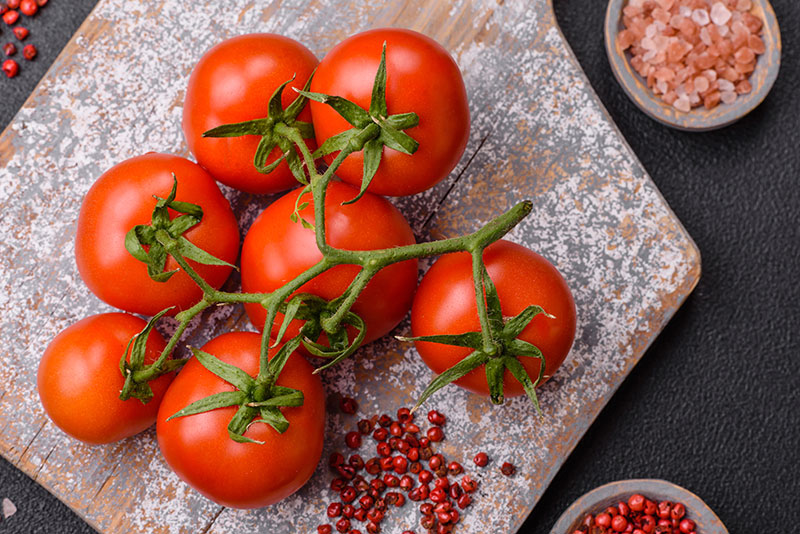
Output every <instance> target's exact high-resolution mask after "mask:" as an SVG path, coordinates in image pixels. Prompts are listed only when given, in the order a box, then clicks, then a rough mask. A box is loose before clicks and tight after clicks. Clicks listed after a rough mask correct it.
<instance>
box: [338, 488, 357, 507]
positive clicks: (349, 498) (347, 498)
mask: <svg viewBox="0 0 800 534" xmlns="http://www.w3.org/2000/svg"><path fill="white" fill-rule="evenodd" d="M339 497H340V498H341V499H342V502H346V503H350V502H353V501H354V500H355V499H356V489H355V488H353V487H352V486H345V488H344V489H343V490H342V491H341V493H339Z"/></svg>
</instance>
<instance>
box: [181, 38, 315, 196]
mask: <svg viewBox="0 0 800 534" xmlns="http://www.w3.org/2000/svg"><path fill="white" fill-rule="evenodd" d="M317 63H318V60H317V58H316V57H315V56H314V54H313V53H312V52H311V51H310V50H309V49H308V48H306V47H305V46H303V45H302V44H300V43H298V42H297V41H294V40H292V39H289V38H288V37H283V36H281V35H274V34H269V33H255V34H249V35H240V36H238V37H234V38H232V39H228V40H226V41H223V42H221V43H219V44H218V45H216V46H214V47H213V48H211V49H210V50H209V51H207V52H206V53H205V54H204V55H203V57H202V58H200V61H198V62H197V65H196V66H195V67H194V70H193V71H192V74H191V76H190V77H189V86H188V88H187V89H186V98H185V100H184V105H183V134H184V136H185V137H186V144H187V145H189V150H191V151H192V154H194V156H195V157H196V158H197V161H198V163H200V165H202V166H203V167H205V168H206V169H208V171H209V172H210V173H211V174H212V175H213V176H214V178H216V179H217V180H219V181H220V182H222V183H223V184H225V185H229V186H231V187H234V188H236V189H239V190H242V191H247V192H248V193H258V194H263V193H276V192H278V191H283V190H285V189H289V188H290V187H293V186H294V185H295V184H296V183H297V181H296V180H295V178H294V177H293V176H292V173H291V172H290V171H289V167H288V166H287V164H286V162H285V161H284V162H282V163H281V164H280V165H278V167H276V168H275V170H273V171H272V172H271V173H269V174H262V173H260V172H258V171H257V170H256V168H255V167H254V166H253V156H254V155H255V152H256V148H257V147H258V143H259V141H260V139H261V138H260V137H259V136H256V135H246V136H243V137H221V138H213V137H203V132H205V131H208V130H210V129H212V128H215V127H217V126H221V125H223V124H231V123H238V122H245V121H249V120H252V119H261V118H265V117H267V115H268V112H269V106H268V104H269V99H270V96H272V93H273V92H274V91H275V89H277V88H278V86H280V85H281V84H282V83H284V82H286V81H288V80H290V79H291V78H292V77H293V76H294V77H295V78H294V81H292V82H291V83H290V84H289V85H288V86H287V87H286V89H285V90H284V91H283V94H282V95H281V102H282V104H283V107H284V109H285V108H286V107H288V106H289V104H291V103H292V101H294V99H295V98H297V93H295V91H294V90H293V89H292V88H295V89H302V88H303V86H304V85H305V83H306V81H307V80H308V78H309V77H310V76H311V73H312V72H313V71H314V68H315V67H316V66H317ZM297 118H298V120H300V121H303V122H311V113H310V111H309V109H308V108H306V109H304V110H303V111H302V112H301V113H300V115H299V116H298V117H297ZM307 144H308V145H309V146H310V148H311V149H312V150H313V149H314V148H315V145H314V141H313V139H312V140H309V141H308V142H307ZM280 155H281V151H280V149H279V148H277V147H276V148H275V149H273V151H272V153H271V154H270V156H269V157H268V158H267V163H271V162H273V161H274V160H276V159H277V158H278V157H279V156H280Z"/></svg>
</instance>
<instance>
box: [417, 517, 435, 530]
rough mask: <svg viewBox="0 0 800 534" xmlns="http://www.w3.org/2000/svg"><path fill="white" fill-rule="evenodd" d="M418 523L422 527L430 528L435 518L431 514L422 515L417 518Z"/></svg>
mask: <svg viewBox="0 0 800 534" xmlns="http://www.w3.org/2000/svg"><path fill="white" fill-rule="evenodd" d="M419 524H420V525H421V526H422V528H424V529H427V530H430V529H432V528H433V527H434V525H436V518H435V517H433V516H432V515H423V516H422V517H421V518H420V520H419Z"/></svg>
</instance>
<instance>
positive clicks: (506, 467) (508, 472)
mask: <svg viewBox="0 0 800 534" xmlns="http://www.w3.org/2000/svg"><path fill="white" fill-rule="evenodd" d="M500 472H501V473H503V474H504V475H505V476H507V477H510V476H512V475H513V474H514V473H516V472H517V468H516V467H514V464H512V463H509V462H504V463H503V466H502V467H501V468H500Z"/></svg>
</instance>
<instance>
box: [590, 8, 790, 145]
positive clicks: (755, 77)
mask: <svg viewBox="0 0 800 534" xmlns="http://www.w3.org/2000/svg"><path fill="white" fill-rule="evenodd" d="M752 1H753V8H752V10H751V13H753V15H756V16H758V17H759V18H760V19H761V20H762V21H763V22H764V26H763V33H762V35H761V38H762V39H763V40H764V45H765V46H766V52H764V53H763V54H761V55H760V56H758V60H757V61H756V69H755V71H753V73H752V74H751V75H750V83H751V84H752V85H753V90H752V91H751V92H750V93H749V94H746V95H739V98H737V99H736V101H735V102H734V103H733V104H725V103H720V104H719V105H718V106H717V107H715V108H714V109H711V110H708V109H706V108H704V107H703V106H700V107H698V108H694V109H692V110H691V111H690V112H688V113H683V112H680V111H678V110H676V109H675V108H674V107H672V106H670V105H668V104H666V103H665V102H664V101H662V100H661V99H660V98H659V97H658V96H656V95H655V93H653V91H651V90H650V88H648V87H647V83H646V81H645V80H644V79H642V77H641V76H639V73H637V72H636V71H635V70H634V69H633V67H631V64H630V54H629V53H628V52H626V51H624V50H622V49H621V48H620V46H619V43H618V39H617V35H618V34H619V32H620V31H621V30H622V29H624V28H623V26H622V8H623V7H625V5H627V0H610V1H609V2H608V8H607V9H606V20H605V41H606V54H607V55H608V61H609V62H610V63H611V71H612V72H613V73H614V76H615V77H616V78H617V81H618V82H619V83H620V85H621V86H622V88H623V89H624V90H625V93H626V94H627V95H628V97H630V99H631V100H633V103H634V104H636V105H637V106H638V107H639V109H641V110H642V111H644V112H645V113H646V114H647V115H649V116H650V117H652V118H653V119H655V120H657V121H658V122H660V123H662V124H666V125H667V126H671V127H673V128H677V129H679V130H686V131H695V132H702V131H708V130H715V129H717V128H722V127H723V126H727V125H729V124H732V123H734V122H736V121H737V120H739V119H741V118H742V117H744V116H745V115H747V114H748V113H750V112H751V111H752V110H754V109H755V108H756V107H758V105H759V104H760V103H761V102H763V101H764V99H765V98H766V96H767V93H769V91H770V89H772V85H773V84H774V83H775V79H776V78H777V77H778V70H779V69H780V64H781V33H780V29H779V28H778V21H777V19H776V18H775V11H773V9H772V5H771V4H770V3H769V1H768V0H752Z"/></svg>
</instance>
